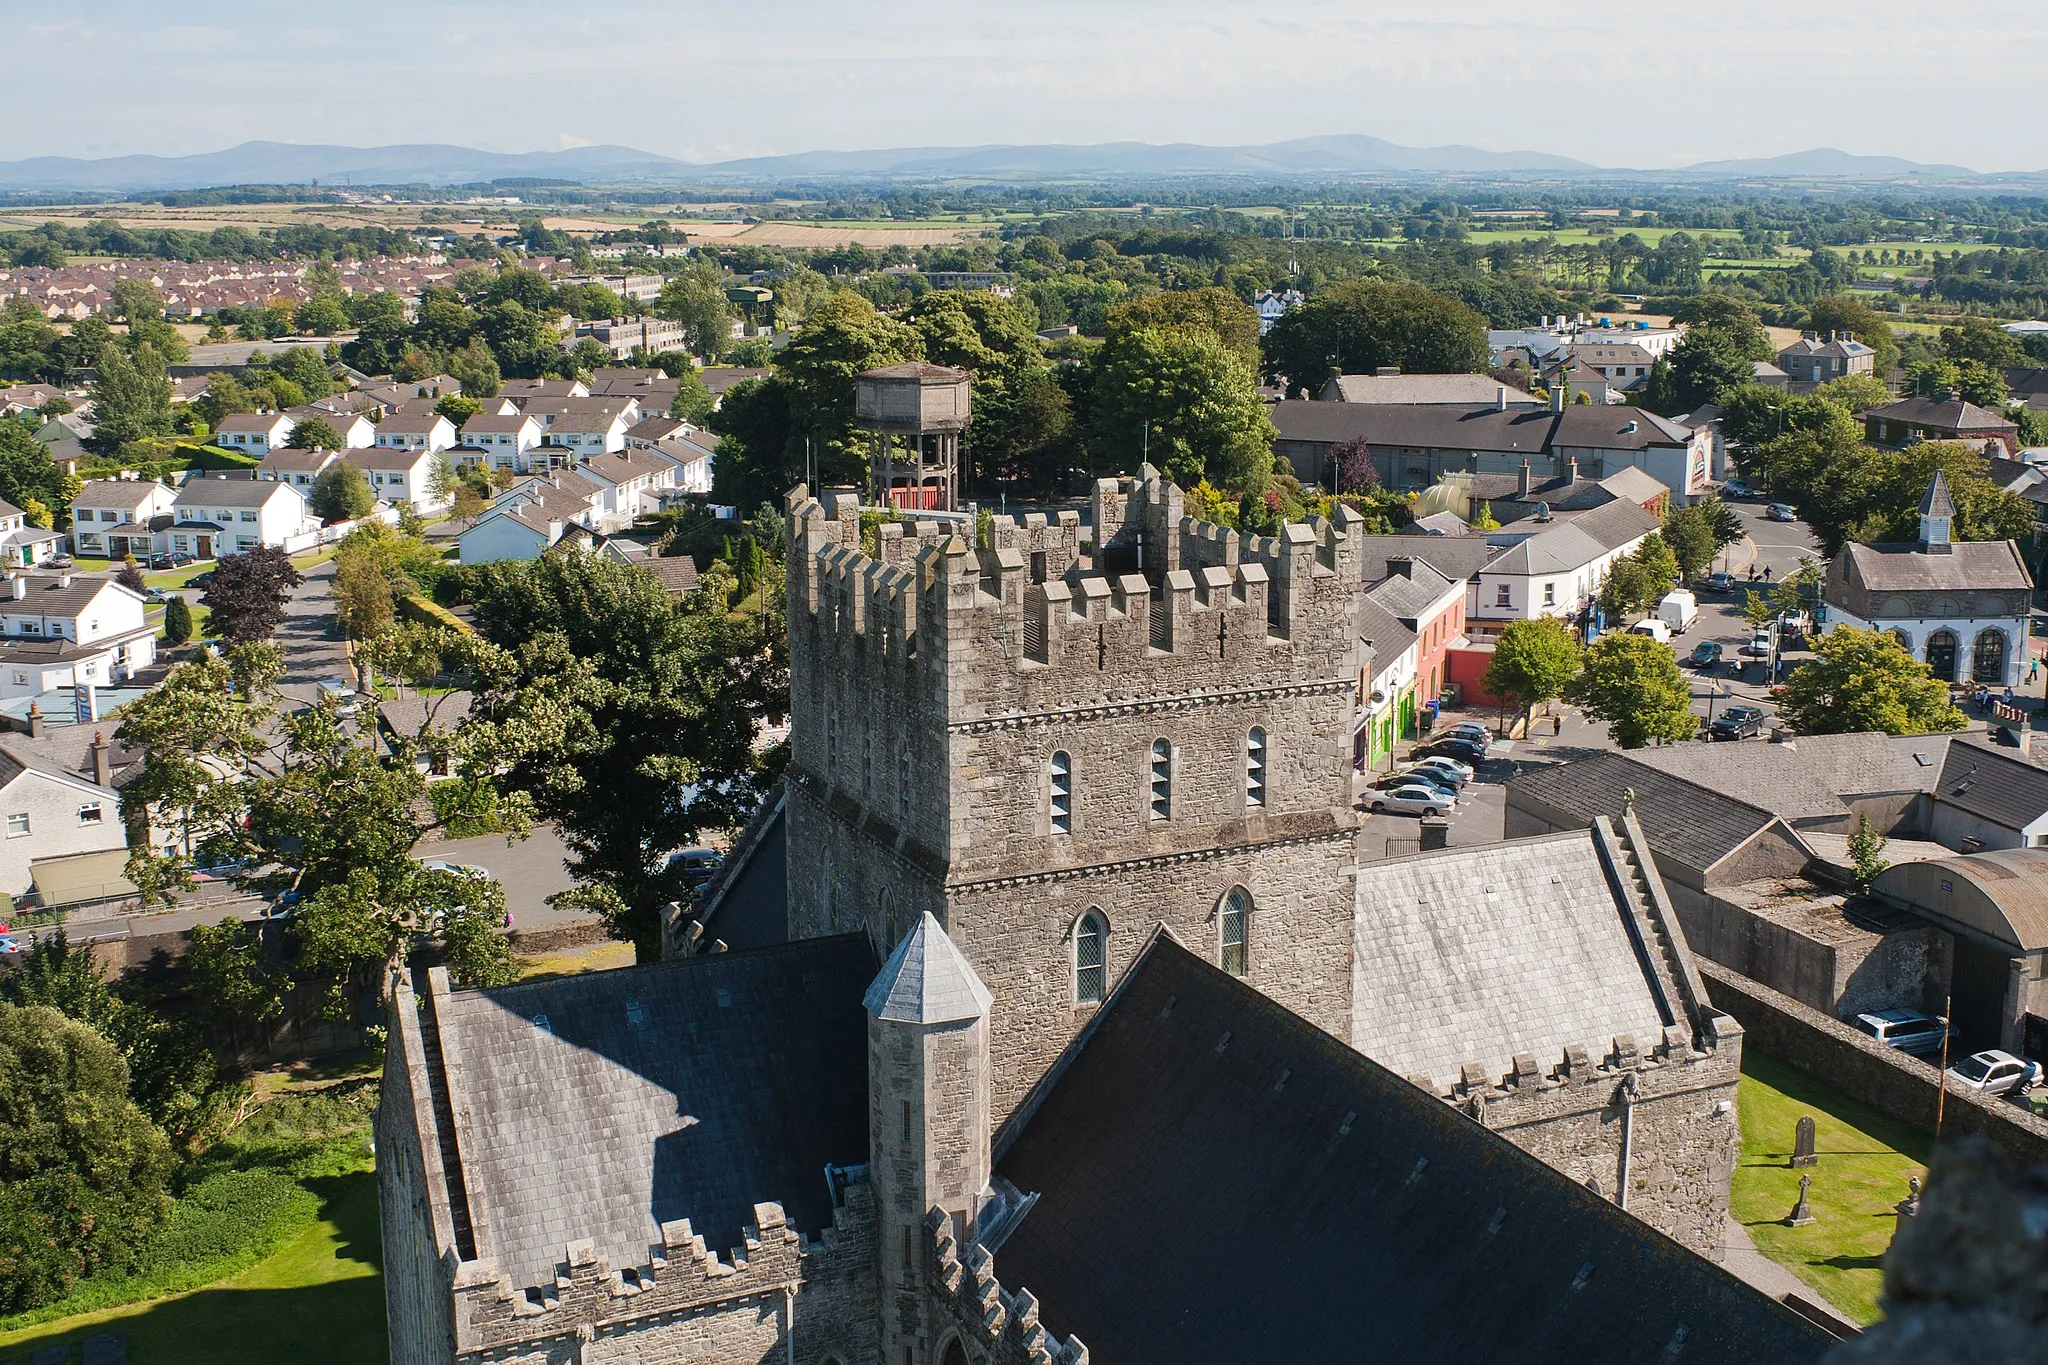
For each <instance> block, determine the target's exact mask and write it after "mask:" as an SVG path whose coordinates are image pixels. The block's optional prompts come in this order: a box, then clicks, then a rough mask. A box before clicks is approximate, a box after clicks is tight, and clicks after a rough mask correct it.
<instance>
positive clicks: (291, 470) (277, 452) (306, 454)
mask: <svg viewBox="0 0 2048 1365" xmlns="http://www.w3.org/2000/svg"><path fill="white" fill-rule="evenodd" d="M340 458H341V455H340V452H338V451H333V450H300V449H298V448H297V447H295V446H274V447H272V448H271V449H269V450H266V451H264V452H263V462H262V463H261V464H259V465H257V466H256V468H257V469H258V470H261V471H264V472H267V473H272V474H317V473H319V472H320V471H321V470H323V469H325V468H326V467H327V466H328V465H331V464H333V463H334V462H335V461H336V460H338V459H340Z"/></svg>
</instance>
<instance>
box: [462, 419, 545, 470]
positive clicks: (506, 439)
mask: <svg viewBox="0 0 2048 1365" xmlns="http://www.w3.org/2000/svg"><path fill="white" fill-rule="evenodd" d="M540 433H541V425H540V422H539V421H538V420H537V419H536V418H532V417H528V416H527V415H526V414H525V413H523V412H514V413H494V412H480V413H478V414H476V416H474V417H472V418H470V419H469V420H468V421H467V422H464V423H463V424H462V444H461V445H460V446H458V447H456V450H455V456H454V458H455V460H456V461H457V462H458V463H461V464H481V465H484V466H486V467H488V468H490V469H493V470H497V469H509V470H512V471H513V472H514V473H521V474H523V473H527V472H529V464H528V458H529V457H528V452H529V451H531V450H532V449H533V448H534V447H535V446H537V445H539V444H540Z"/></svg>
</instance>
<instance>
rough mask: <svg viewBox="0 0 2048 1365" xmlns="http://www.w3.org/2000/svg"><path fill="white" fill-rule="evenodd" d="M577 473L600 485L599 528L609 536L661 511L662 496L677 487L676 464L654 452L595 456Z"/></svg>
mask: <svg viewBox="0 0 2048 1365" xmlns="http://www.w3.org/2000/svg"><path fill="white" fill-rule="evenodd" d="M575 473H576V475H577V476H578V477H579V478H583V479H587V480H589V481H590V482H591V483H594V484H596V485H597V488H598V494H599V499H600V500H599V502H598V504H597V513H598V523H597V526H598V529H600V530H603V531H606V532H610V531H616V530H618V529H619V528H620V527H622V526H631V525H632V524H633V523H634V522H635V521H637V520H638V519H639V518H641V517H643V516H649V515H651V514H653V513H654V512H656V511H657V510H659V509H660V506H661V496H662V494H663V493H664V492H666V491H667V490H669V489H672V488H674V487H675V483H676V466H675V463H674V462H673V461H671V460H668V459H666V458H664V457H663V456H662V455H661V454H659V453H658V452H656V451H652V450H622V451H620V452H619V453H618V454H616V455H593V456H591V457H590V458H589V459H588V460H585V461H584V462H583V463H582V464H579V465H577V466H575Z"/></svg>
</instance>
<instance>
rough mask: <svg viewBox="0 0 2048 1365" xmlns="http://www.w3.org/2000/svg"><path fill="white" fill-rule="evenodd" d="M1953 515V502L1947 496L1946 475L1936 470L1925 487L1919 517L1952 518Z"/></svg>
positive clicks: (1954, 510) (1954, 511)
mask: <svg viewBox="0 0 2048 1365" xmlns="http://www.w3.org/2000/svg"><path fill="white" fill-rule="evenodd" d="M1955 514H1956V505H1955V502H1954V500H1953V499H1951V498H1950V497H1949V495H1948V475H1947V474H1946V473H1944V472H1943V471H1941V470H1939V469H1937V470H1935V471H1934V479H1933V481H1932V482H1931V483H1929V484H1928V485H1927V496H1926V497H1924V498H1922V499H1920V515H1921V516H1923V517H1953V516H1954V515H1955Z"/></svg>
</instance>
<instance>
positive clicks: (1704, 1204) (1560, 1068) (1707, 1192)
mask: <svg viewBox="0 0 2048 1365" xmlns="http://www.w3.org/2000/svg"><path fill="white" fill-rule="evenodd" d="M1709 1023H1710V1024H1711V1025H1713V1031H1712V1032H1711V1033H1709V1034H1708V1035H1707V1037H1706V1038H1705V1040H1704V1041H1705V1042H1706V1044H1707V1046H1706V1047H1705V1048H1704V1049H1697V1048H1694V1047H1692V1046H1691V1045H1690V1044H1689V1043H1688V1041H1687V1031H1686V1030H1685V1029H1683V1028H1674V1029H1671V1030H1669V1031H1668V1032H1667V1033H1666V1036H1665V1037H1664V1038H1662V1039H1656V1040H1646V1041H1647V1042H1648V1043H1649V1046H1648V1047H1647V1048H1646V1050H1644V1051H1643V1052H1641V1053H1638V1052H1637V1051H1636V1050H1635V1049H1636V1043H1635V1040H1633V1039H1616V1040H1613V1044H1612V1046H1610V1048H1609V1050H1608V1054H1607V1056H1605V1057H1603V1058H1600V1059H1598V1061H1597V1062H1595V1061H1594V1059H1592V1058H1590V1057H1589V1056H1588V1055H1587V1053H1586V1049H1584V1048H1572V1049H1570V1050H1568V1051H1567V1053H1566V1055H1565V1057H1564V1059H1563V1060H1562V1062H1561V1063H1560V1064H1559V1065H1557V1066H1556V1067H1555V1068H1554V1069H1553V1070H1552V1071H1551V1072H1550V1073H1549V1074H1548V1075H1541V1074H1538V1070H1537V1066H1536V1062H1535V1059H1534V1058H1526V1057H1525V1058H1517V1059H1516V1060H1517V1066H1518V1070H1517V1074H1515V1075H1512V1076H1508V1077H1506V1078H1504V1080H1503V1083H1501V1084H1485V1085H1483V1086H1465V1085H1460V1086H1459V1087H1458V1089H1457V1090H1456V1091H1455V1092H1454V1093H1453V1096H1452V1098H1453V1099H1454V1100H1455V1101H1456V1102H1457V1103H1458V1104H1459V1105H1460V1107H1461V1108H1462V1109H1463V1110H1464V1111H1465V1112H1466V1113H1467V1114H1469V1115H1471V1116H1472V1117H1473V1118H1475V1119H1477V1120H1478V1121H1479V1122H1480V1123H1482V1124H1484V1125H1485V1126H1486V1127H1488V1128H1491V1129H1493V1130H1494V1131H1496V1132H1498V1133H1499V1134H1500V1135H1501V1136H1502V1137H1504V1138H1506V1139H1508V1140H1509V1141H1510V1142H1512V1143H1514V1144H1515V1145H1516V1146H1517V1147H1520V1148H1521V1149H1522V1150H1524V1151H1526V1152H1528V1153H1529V1154H1530V1155H1531V1156H1534V1157H1537V1158H1539V1159H1541V1160H1542V1161H1543V1162H1544V1163H1545V1164H1546V1165H1549V1166H1552V1167H1554V1168H1556V1169H1557V1170H1560V1171H1562V1172H1564V1173H1565V1174H1566V1175H1568V1176H1571V1177H1572V1178H1573V1179H1574V1180H1577V1181H1579V1182H1580V1183H1582V1184H1584V1185H1585V1186H1587V1187H1588V1188H1589V1189H1591V1190H1593V1191H1594V1192H1595V1193H1597V1194H1600V1195H1602V1196H1603V1197H1605V1198H1608V1199H1614V1198H1615V1197H1616V1194H1617V1191H1618V1188H1619V1185H1620V1181H1621V1172H1622V1137H1623V1131H1624V1128H1626V1130H1627V1134H1628V1149H1629V1150H1628V1190H1627V1199H1626V1201H1625V1202H1626V1204H1627V1208H1628V1211H1629V1212H1630V1213H1632V1214H1634V1215H1635V1216H1636V1217H1638V1218H1640V1219H1642V1220H1643V1221H1644V1222H1646V1223H1648V1224H1649V1225H1650V1226H1651V1227H1653V1228H1656V1229H1657V1230H1658V1231H1659V1232H1662V1233H1663V1234H1665V1235H1666V1236H1667V1237H1670V1238H1672V1239H1673V1240H1674V1241H1678V1242H1681V1243H1683V1244H1684V1245H1685V1246H1687V1247H1689V1248H1691V1249H1692V1250H1693V1251H1696V1252H1698V1253H1699V1254H1700V1255H1702V1256H1705V1257H1707V1258H1708V1259H1710V1260H1719V1259H1720V1258H1721V1230H1722V1224H1723V1220H1724V1219H1725V1218H1726V1216H1727V1212H1728V1182H1729V1179H1730V1177H1731V1176H1732V1175H1733V1174H1734V1170H1735V1160H1736V1154H1737V1151H1738V1149H1739V1147H1740V1143H1741V1137H1740V1130H1739V1128H1738V1127H1737V1124H1736V1112H1735V1085H1736V1080H1737V1078H1738V1076H1739V1075H1740V1072H1741V1070H1742V1030H1741V1028H1740V1026H1738V1025H1737V1024H1735V1022H1734V1021H1733V1020H1731V1019H1729V1018H1727V1017H1726V1016H1713V1017H1711V1018H1710V1019H1709Z"/></svg>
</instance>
